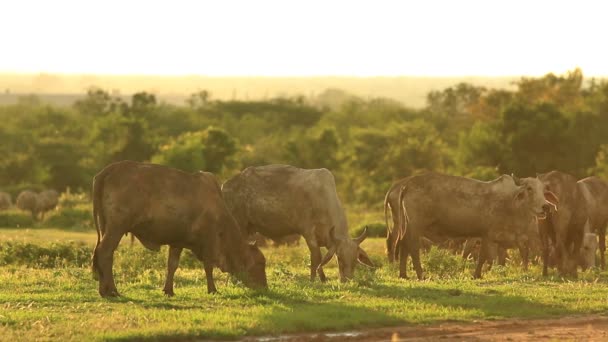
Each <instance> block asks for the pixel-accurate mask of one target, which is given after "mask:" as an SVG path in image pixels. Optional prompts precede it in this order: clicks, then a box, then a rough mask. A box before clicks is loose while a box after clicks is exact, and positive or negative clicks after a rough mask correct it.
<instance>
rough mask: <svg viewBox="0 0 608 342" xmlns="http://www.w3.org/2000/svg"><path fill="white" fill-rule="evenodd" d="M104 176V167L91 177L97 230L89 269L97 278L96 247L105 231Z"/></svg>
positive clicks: (98, 273)
mask: <svg viewBox="0 0 608 342" xmlns="http://www.w3.org/2000/svg"><path fill="white" fill-rule="evenodd" d="M105 177H106V169H104V170H103V171H102V172H100V173H99V174H97V175H96V176H95V177H94V178H93V189H92V190H93V194H92V197H93V222H94V223H95V230H96V231H97V244H96V245H95V249H94V250H93V260H92V263H91V270H92V272H93V279H95V280H99V277H100V275H101V269H100V268H99V263H98V260H97V248H98V247H99V242H100V241H101V238H102V237H103V235H104V233H105V215H104V213H103V203H102V197H103V185H104V181H105Z"/></svg>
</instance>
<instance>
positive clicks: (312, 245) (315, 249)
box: [304, 236, 327, 282]
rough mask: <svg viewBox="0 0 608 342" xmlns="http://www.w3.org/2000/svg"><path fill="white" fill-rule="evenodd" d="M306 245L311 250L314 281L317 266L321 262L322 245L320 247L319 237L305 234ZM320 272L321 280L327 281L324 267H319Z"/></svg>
mask: <svg viewBox="0 0 608 342" xmlns="http://www.w3.org/2000/svg"><path fill="white" fill-rule="evenodd" d="M304 239H305V240H306V245H307V246H308V249H309V250H310V281H314V280H315V277H316V275H317V268H318V267H319V264H321V247H319V243H318V242H317V239H316V238H314V237H310V236H305V237H304ZM318 272H319V280H321V282H325V281H326V280H327V278H326V277H325V272H323V269H322V268H319V269H318Z"/></svg>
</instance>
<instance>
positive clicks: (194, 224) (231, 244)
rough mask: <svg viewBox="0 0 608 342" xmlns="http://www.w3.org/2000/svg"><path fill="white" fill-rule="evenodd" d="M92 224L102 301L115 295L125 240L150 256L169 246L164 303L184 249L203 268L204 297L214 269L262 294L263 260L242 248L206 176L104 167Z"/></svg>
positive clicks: (211, 287) (96, 184)
mask: <svg viewBox="0 0 608 342" xmlns="http://www.w3.org/2000/svg"><path fill="white" fill-rule="evenodd" d="M93 218H94V221H95V225H96V227H97V245H96V246H95V250H94V251H93V262H92V264H93V265H92V266H93V272H94V275H96V276H98V279H99V294H100V295H101V296H103V297H105V296H118V295H119V294H118V291H117V289H116V285H115V283H114V277H113V275H112V263H113V254H114V250H115V249H116V247H117V246H118V243H119V242H120V240H121V238H122V237H123V236H124V235H125V233H127V232H129V233H132V234H133V235H134V236H135V237H136V238H137V239H138V240H139V241H140V242H141V243H142V244H143V245H144V246H145V247H146V248H148V249H151V250H159V249H160V246H161V245H169V246H170V250H169V265H168V269H167V280H166V282H165V289H164V291H165V293H166V294H167V295H172V294H173V273H174V272H175V268H177V262H178V261H179V252H181V250H182V249H183V248H188V249H190V250H191V251H192V252H193V254H194V255H195V256H196V257H197V258H198V259H199V260H201V261H202V262H203V265H204V269H205V273H206V276H207V291H208V292H210V293H211V292H215V291H216V287H215V283H214V280H213V266H214V265H219V266H220V268H221V269H222V270H223V271H224V270H225V271H227V272H229V273H231V274H234V275H236V276H237V277H239V278H240V279H242V280H243V281H244V282H245V284H246V285H248V286H252V287H257V286H262V287H266V274H265V259H264V255H263V254H262V253H261V252H260V250H259V249H258V248H257V247H255V246H250V245H248V244H247V242H246V239H245V237H244V236H243V235H242V233H241V231H240V229H239V226H238V223H237V222H236V221H235V220H234V218H233V217H232V215H231V214H230V212H229V211H228V209H227V208H226V205H225V203H224V201H223V199H222V194H221V191H220V188H219V184H218V182H217V179H216V178H215V177H214V176H212V175H210V174H209V173H205V172H196V173H192V174H189V173H186V172H183V171H180V170H177V169H173V168H169V167H166V166H161V165H154V164H146V163H139V162H133V161H122V162H118V163H114V164H110V165H108V166H107V167H105V168H104V169H103V170H101V171H100V172H99V173H98V174H97V175H96V176H95V178H94V180H93Z"/></svg>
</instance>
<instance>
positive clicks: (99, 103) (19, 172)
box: [0, 69, 608, 208]
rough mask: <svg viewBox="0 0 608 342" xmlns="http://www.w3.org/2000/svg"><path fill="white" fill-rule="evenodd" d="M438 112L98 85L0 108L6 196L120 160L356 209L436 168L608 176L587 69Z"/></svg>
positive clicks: (601, 90) (449, 96)
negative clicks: (300, 172)
mask: <svg viewBox="0 0 608 342" xmlns="http://www.w3.org/2000/svg"><path fill="white" fill-rule="evenodd" d="M426 99H427V103H426V107H425V108H422V109H420V110H415V109H410V108H406V107H404V106H403V105H402V104H400V103H399V102H396V101H394V100H391V99H386V98H361V97H358V96H355V95H352V94H348V93H346V92H344V91H341V90H337V89H329V90H327V91H325V92H322V93H321V94H320V95H318V96H313V97H310V98H305V97H302V96H299V97H279V98H271V99H266V100H260V101H248V100H246V101H241V100H230V101H225V100H215V99H212V98H211V96H210V94H209V92H207V91H199V92H197V93H195V94H193V95H192V96H191V97H190V98H189V99H188V100H187V101H186V103H185V104H184V105H181V106H179V105H169V104H166V103H160V102H159V101H158V100H157V99H156V96H155V95H154V94H151V93H147V92H139V93H135V94H133V95H132V96H131V97H130V98H129V97H125V96H120V95H118V94H116V93H110V92H108V91H106V90H103V89H97V88H92V89H90V90H89V91H88V92H87V95H86V97H84V98H83V99H80V100H78V101H76V103H75V104H74V105H73V106H71V107H63V106H49V105H44V104H43V103H42V101H41V100H40V99H39V98H37V97H36V96H27V97H23V98H22V99H21V100H20V101H19V102H18V103H17V104H12V105H0V120H1V121H2V125H1V126H0V155H2V158H0V188H2V189H3V190H4V191H6V190H7V189H8V191H9V192H11V194H12V195H13V197H14V196H16V194H17V192H18V191H17V190H18V189H23V188H26V187H29V188H32V189H34V190H37V189H42V188H53V189H56V190H58V191H60V192H63V191H64V190H65V189H66V188H68V187H69V188H71V189H75V190H77V191H84V192H88V190H89V189H90V186H91V179H92V177H93V176H94V175H95V174H96V173H97V172H98V171H99V170H100V169H102V168H103V167H104V166H106V165H107V164H108V163H111V162H115V161H119V160H124V159H131V160H137V161H153V162H156V163H160V164H166V165H169V166H173V167H177V168H180V169H184V170H186V171H196V170H201V169H202V170H206V171H210V172H214V173H218V174H219V176H220V177H221V178H226V177H229V176H231V175H232V174H234V173H235V172H237V171H239V170H242V169H244V168H246V167H248V166H252V165H264V164H272V163H284V164H292V165H295V166H299V167H303V168H322V167H324V168H327V169H329V170H331V171H332V173H334V175H335V177H336V184H337V186H338V192H339V195H340V197H341V199H342V201H343V202H344V203H345V204H349V205H350V204H356V205H364V206H367V207H368V208H369V207H372V206H375V205H378V203H381V201H382V198H383V195H384V194H385V192H386V190H387V189H388V187H389V186H390V184H391V183H392V182H394V181H396V180H398V179H400V178H403V177H406V176H409V175H411V174H414V173H417V172H420V171H424V170H436V171H440V172H447V173H451V174H457V175H464V176H468V177H474V178H479V179H484V180H488V179H491V178H495V177H496V176H498V175H499V174H502V173H507V174H510V173H515V174H517V175H520V176H529V175H534V174H535V173H536V172H545V171H547V170H550V169H559V170H562V171H566V172H570V173H572V174H575V175H576V176H577V177H581V178H582V177H584V176H587V175H588V174H589V173H592V172H598V173H599V174H608V172H607V171H605V170H604V168H605V167H604V166H603V165H604V164H606V162H605V159H606V158H605V156H604V155H605V154H606V151H605V148H604V147H602V146H605V145H608V135H606V133H605V132H607V131H608V82H606V81H596V80H591V81H589V80H585V79H584V77H583V74H582V71H581V70H579V69H575V70H572V71H570V72H568V73H566V74H565V75H553V74H547V75H545V76H543V77H535V78H522V79H520V80H519V81H517V82H515V87H514V88H512V89H489V88H487V87H478V86H474V85H471V84H467V83H460V84H456V85H453V86H450V87H447V88H445V89H437V90H434V91H431V92H429V94H427V97H426Z"/></svg>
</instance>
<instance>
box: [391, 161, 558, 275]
mask: <svg viewBox="0 0 608 342" xmlns="http://www.w3.org/2000/svg"><path fill="white" fill-rule="evenodd" d="M557 202H558V201H557V199H556V197H555V195H554V194H553V193H551V192H544V186H543V184H542V183H541V182H540V181H539V180H538V179H536V178H525V179H523V180H521V185H517V184H516V183H515V181H514V179H513V177H511V176H507V175H503V176H501V177H499V178H497V179H495V180H493V181H490V182H482V181H478V180H475V179H470V178H465V177H457V176H449V175H444V174H440V173H436V172H429V173H425V174H421V175H417V176H412V177H410V178H409V179H408V180H407V181H406V182H404V184H402V186H401V190H400V194H399V205H398V206H397V207H398V215H400V216H401V219H400V220H399V222H400V223H401V224H400V225H399V226H398V227H396V229H399V232H398V234H399V235H398V236H399V238H398V239H397V244H396V246H395V247H397V245H398V246H399V248H400V249H401V250H400V251H399V260H400V265H399V266H400V267H399V276H400V277H402V278H406V277H407V274H406V260H407V256H408V255H411V257H412V262H413V264H414V269H415V270H416V274H417V276H418V278H419V279H422V266H421V265H420V255H419V241H420V238H421V237H422V236H424V235H425V234H426V233H431V234H433V235H439V236H449V237H479V238H482V246H481V253H480V257H479V260H478V262H477V267H476V269H475V278H480V277H481V268H482V266H483V264H484V263H485V261H486V259H487V258H488V257H489V256H490V253H491V252H490V243H492V242H495V243H498V244H500V245H503V246H505V247H506V246H507V245H509V244H513V243H517V244H526V243H527V242H528V240H529V236H530V235H531V234H533V233H534V231H533V229H532V228H533V225H531V222H534V219H535V218H538V217H544V216H545V213H544V210H545V208H546V207H547V206H548V205H549V204H551V205H553V206H557Z"/></svg>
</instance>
